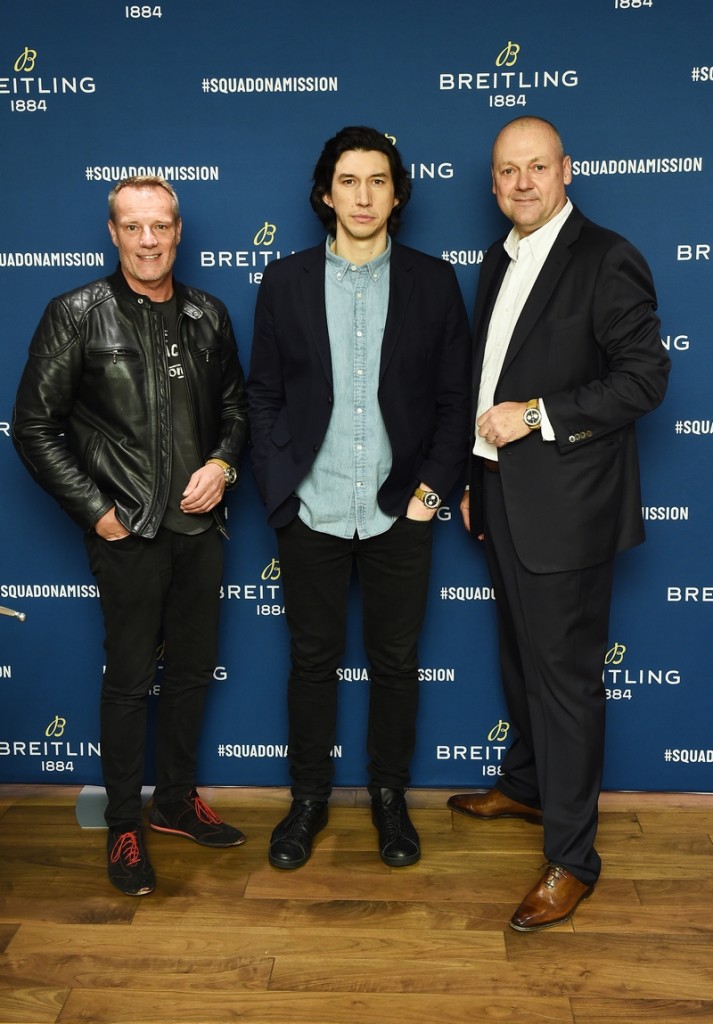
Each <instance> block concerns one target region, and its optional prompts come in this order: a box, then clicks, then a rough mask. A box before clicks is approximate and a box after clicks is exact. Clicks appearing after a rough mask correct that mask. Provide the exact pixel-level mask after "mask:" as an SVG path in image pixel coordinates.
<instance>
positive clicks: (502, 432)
mask: <svg viewBox="0 0 713 1024" xmlns="http://www.w3.org/2000/svg"><path fill="white" fill-rule="evenodd" d="M526 408H527V402H501V403H500V405H494V406H492V408H490V409H488V411H487V412H484V413H483V415H482V416H479V417H478V433H479V434H480V436H481V437H484V438H485V440H486V441H487V442H488V444H494V445H495V446H496V447H497V448H503V447H504V446H505V445H506V444H510V442H511V441H519V439H520V438H521V437H525V435H526V434H529V433H530V428H529V427H528V425H527V424H526V423H525V421H524V420H523V418H522V414H523V413H524V412H525V409H526Z"/></svg>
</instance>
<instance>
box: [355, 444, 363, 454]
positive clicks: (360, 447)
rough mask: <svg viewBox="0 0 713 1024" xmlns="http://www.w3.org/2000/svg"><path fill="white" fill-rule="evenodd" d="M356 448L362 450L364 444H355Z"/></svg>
mask: <svg viewBox="0 0 713 1024" xmlns="http://www.w3.org/2000/svg"><path fill="white" fill-rule="evenodd" d="M356 450H357V451H358V452H363V451H364V445H363V444H358V445H357V446H356Z"/></svg>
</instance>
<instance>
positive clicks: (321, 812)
mask: <svg viewBox="0 0 713 1024" xmlns="http://www.w3.org/2000/svg"><path fill="white" fill-rule="evenodd" d="M328 818H329V807H328V805H327V801H326V800H293V801H292V806H291V807H290V812H289V814H288V815H287V816H286V817H285V818H283V819H282V821H281V822H279V824H278V825H276V826H275V829H274V831H273V833H272V836H271V837H270V850H269V852H268V860H269V861H270V863H271V864H272V866H273V867H274V868H285V869H286V870H288V871H289V870H290V869H291V868H301V867H302V865H303V864H306V863H307V861H308V860H309V858H310V857H311V855H312V840H313V839H314V837H315V836H316V835H317V833H318V832H321V831H322V829H323V828H324V826H325V825H326V824H327V820H328Z"/></svg>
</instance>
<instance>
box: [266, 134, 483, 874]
mask: <svg viewBox="0 0 713 1024" xmlns="http://www.w3.org/2000/svg"><path fill="white" fill-rule="evenodd" d="M410 192H411V183H410V181H409V178H408V174H407V172H406V170H405V169H404V167H403V164H402V162H401V157H400V156H399V153H398V151H397V149H396V148H395V146H393V145H392V144H391V142H390V141H389V140H388V139H387V138H386V137H385V136H384V135H382V134H380V133H379V132H377V131H375V130H374V129H372V128H360V127H359V128H344V129H342V131H340V132H339V133H338V134H337V135H336V136H335V137H334V138H332V139H329V140H328V142H327V143H326V144H325V146H324V149H323V151H322V154H321V156H320V158H319V160H318V162H317V165H316V167H315V171H314V185H313V189H312V194H311V197H310V201H311V203H312V207H313V209H314V210H315V212H316V213H317V215H318V217H319V218H320V220H321V221H322V223H323V225H324V226H325V228H326V229H327V232H328V237H327V241H326V245H325V244H321V245H319V246H317V247H315V248H313V249H308V250H306V251H305V252H301V253H297V254H296V255H293V256H289V257H288V258H286V259H282V260H279V261H277V262H275V263H273V264H271V265H270V266H269V267H268V268H267V270H266V272H265V276H264V278H263V282H262V284H261V286H260V292H259V295H258V301H257V307H256V313H255V335H254V340H253V351H252V365H251V371H250V377H249V382H248V394H249V404H250V417H251V430H252V440H253V465H254V469H255V476H256V479H257V482H258V487H259V489H260V492H261V494H262V497H263V500H264V502H265V504H266V506H267V513H268V522H269V523H270V525H272V526H274V527H275V528H276V530H277V539H278V550H279V556H280V566H281V573H282V584H283V594H284V601H285V612H286V616H287V622H288V625H289V628H290V634H291V672H290V676H289V682H288V716H289V745H288V746H289V762H290V773H291V776H292V796H293V801H292V806H291V808H290V811H289V813H288V815H287V816H286V817H285V818H284V819H283V820H282V821H281V822H280V823H279V824H278V826H277V827H276V828H275V830H274V832H273V834H272V839H271V843H270V852H269V860H270V863H271V864H273V865H274V866H275V867H277V868H298V867H300V866H301V865H302V864H304V863H305V862H306V861H307V860H308V858H309V856H310V854H311V849H312V840H313V838H314V836H315V835H316V834H317V833H318V832H319V831H320V830H321V829H322V828H324V826H325V825H326V823H327V802H328V799H329V796H330V793H331V788H332V768H333V766H332V758H331V750H332V747H333V745H334V740H335V728H336V714H337V669H338V666H339V663H340V659H341V656H342V654H343V650H344V642H345V627H346V609H347V590H348V585H349V580H350V577H351V574H352V570H353V568H354V567H355V566H356V569H357V572H358V575H359V581H360V586H361V592H362V600H363V608H364V644H365V648H366V652H367V656H368V660H369V672H370V678H371V684H370V704H369V722H368V738H367V747H368V754H369V759H370V761H369V769H368V771H369V793H370V794H371V797H372V820H373V822H374V825H375V826H376V828H377V831H378V834H379V851H380V854H381V857H382V859H383V860H384V862H385V863H386V864H388V865H390V866H392V867H401V866H405V865H407V864H413V863H415V862H416V861H417V860H418V859H419V856H420V842H419V837H418V834H417V833H416V830H415V829H414V827H413V824H412V823H411V821H410V819H409V815H408V811H407V808H406V802H405V799H404V790H405V789H406V787H407V785H408V782H409V762H410V758H411V754H412V751H413V748H414V743H415V724H416V712H417V707H418V660H417V658H418V655H417V641H418V635H419V631H420V628H421V623H422V620H423V615H424V610H425V605H426V594H427V588H428V575H429V566H430V553H431V530H432V519H433V517H434V515H435V514H436V511H437V509H438V507H439V505H440V504H441V502H442V500H443V499H444V498H445V497H446V495H447V494H448V492H449V491H450V490H451V488H452V487H453V485H454V484H455V483H456V481H457V479H458V475H459V473H461V472H462V471H463V468H464V465H465V458H464V451H463V450H464V448H465V439H466V438H467V436H468V429H469V402H470V395H469V377H470V354H469V349H470V338H469V330H468V325H467V318H466V313H465V309H464V306H463V300H462V298H461V295H460V291H459V289H458V284H457V281H456V278H455V275H454V273H453V271H452V268H451V267H450V266H449V265H448V264H446V263H444V262H443V261H442V260H439V259H436V258H434V257H431V256H427V255H425V254H423V253H420V252H416V251H415V250H413V249H407V248H405V247H403V246H400V245H397V244H396V243H395V242H392V241H391V237H390V235H391V234H393V233H394V231H395V229H396V227H397V223H398V217H399V215H400V213H401V211H402V210H403V208H404V206H405V205H406V203H407V202H408V200H409V197H410Z"/></svg>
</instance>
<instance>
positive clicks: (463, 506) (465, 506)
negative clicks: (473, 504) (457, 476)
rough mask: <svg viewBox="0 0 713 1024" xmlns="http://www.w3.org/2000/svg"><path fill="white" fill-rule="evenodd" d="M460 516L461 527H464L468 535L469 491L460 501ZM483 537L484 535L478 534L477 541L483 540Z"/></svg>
mask: <svg viewBox="0 0 713 1024" xmlns="http://www.w3.org/2000/svg"><path fill="white" fill-rule="evenodd" d="M460 514H461V518H462V520H463V526H465V528H466V530H467V531H468V533H470V491H466V492H465V494H464V495H463V497H462V498H461V499H460ZM484 537H485V534H484V533H479V534H478V540H483V538H484Z"/></svg>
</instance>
